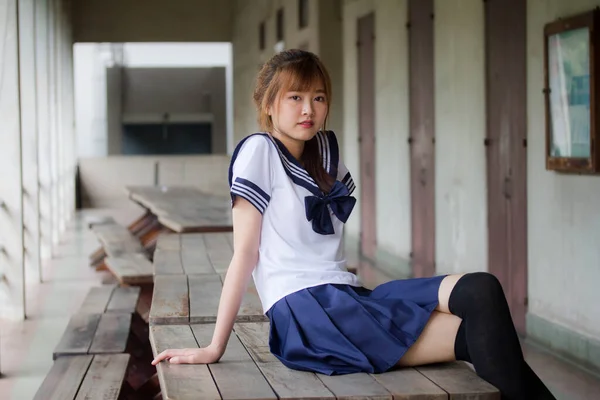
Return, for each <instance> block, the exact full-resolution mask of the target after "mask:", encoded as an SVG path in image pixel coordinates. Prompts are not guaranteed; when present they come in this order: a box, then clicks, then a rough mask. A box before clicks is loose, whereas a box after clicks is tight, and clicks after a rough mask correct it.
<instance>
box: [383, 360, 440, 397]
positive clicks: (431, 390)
mask: <svg viewBox="0 0 600 400" xmlns="http://www.w3.org/2000/svg"><path fill="white" fill-rule="evenodd" d="M371 376H372V377H373V378H374V379H375V380H376V381H377V382H379V383H380V384H381V385H382V386H383V387H385V388H386V390H387V391H388V392H390V393H391V394H392V396H394V400H443V399H444V400H445V399H447V398H448V394H447V393H446V392H445V391H444V390H442V389H440V387H439V386H437V385H436V384H435V383H433V382H431V381H430V380H429V379H427V378H426V377H425V376H423V375H422V374H421V373H419V372H418V371H416V370H415V369H414V368H402V369H397V370H394V371H389V372H386V373H384V374H373V375H371Z"/></svg>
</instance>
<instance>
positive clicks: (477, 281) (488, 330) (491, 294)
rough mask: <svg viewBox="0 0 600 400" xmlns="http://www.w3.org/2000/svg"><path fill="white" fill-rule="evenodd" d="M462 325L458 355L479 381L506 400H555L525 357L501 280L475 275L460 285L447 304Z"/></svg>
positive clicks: (476, 273)
mask: <svg viewBox="0 0 600 400" xmlns="http://www.w3.org/2000/svg"><path fill="white" fill-rule="evenodd" d="M448 306H449V308H450V312H451V313H452V314H454V315H456V316H458V317H460V318H462V320H463V321H462V323H461V325H460V327H459V330H458V334H457V337H456V341H455V345H454V351H455V355H456V358H457V359H458V360H463V361H468V362H470V363H472V364H473V366H474V367H475V372H476V373H477V375H479V376H480V377H481V378H483V379H485V380H486V381H488V382H489V383H491V384H492V385H494V386H496V387H497V388H498V390H500V392H501V394H502V398H504V399H511V400H512V399H531V400H537V399H540V400H541V399H554V396H553V395H552V394H551V393H550V391H549V390H548V388H547V387H546V386H545V385H544V384H543V382H542V381H541V380H540V379H539V377H538V376H537V375H536V374H535V373H534V372H533V370H531V368H530V367H529V365H528V364H527V363H526V362H525V359H524V358H523V352H522V350H521V344H520V343H519V337H518V336H517V332H516V330H515V327H514V324H513V322H512V319H511V316H510V309H509V307H508V303H507V301H506V297H505V296H504V291H503V290H502V285H501V284H500V282H499V281H498V279H497V278H496V277H495V276H494V275H492V274H489V273H486V272H474V273H470V274H466V275H464V276H463V277H462V278H460V279H459V280H458V282H457V283H456V285H455V286H454V289H453V290H452V293H450V299H449V302H448Z"/></svg>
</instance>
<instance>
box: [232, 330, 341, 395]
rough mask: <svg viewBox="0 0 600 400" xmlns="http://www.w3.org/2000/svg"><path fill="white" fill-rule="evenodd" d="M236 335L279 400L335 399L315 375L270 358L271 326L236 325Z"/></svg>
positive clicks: (271, 356) (272, 357)
mask: <svg viewBox="0 0 600 400" xmlns="http://www.w3.org/2000/svg"><path fill="white" fill-rule="evenodd" d="M234 331H235V334H236V335H237V336H238V337H239V339H240V341H241V342H242V344H243V345H244V347H245V348H246V350H247V351H248V352H249V354H250V356H251V357H252V359H253V360H254V362H255V363H256V365H257V366H258V368H259V369H260V370H261V371H262V373H263V375H264V376H265V378H266V380H267V381H268V382H269V384H270V385H271V387H272V388H273V390H275V392H276V393H277V395H278V396H279V398H280V399H335V396H334V395H333V393H331V391H330V390H329V389H327V387H326V386H325V385H324V384H323V382H321V381H320V380H319V378H317V376H316V375H315V374H314V373H312V372H305V371H297V370H293V369H290V368H288V367H286V366H285V365H283V364H282V363H281V362H280V361H279V360H277V358H276V357H275V356H273V354H271V352H270V350H269V343H268V341H269V324H268V323H253V322H249V323H243V324H236V325H235V327H234Z"/></svg>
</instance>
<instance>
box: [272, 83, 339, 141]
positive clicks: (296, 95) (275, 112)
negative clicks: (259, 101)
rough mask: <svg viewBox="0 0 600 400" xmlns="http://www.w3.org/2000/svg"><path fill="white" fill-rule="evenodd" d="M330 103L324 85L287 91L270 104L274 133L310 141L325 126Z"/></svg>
mask: <svg viewBox="0 0 600 400" xmlns="http://www.w3.org/2000/svg"><path fill="white" fill-rule="evenodd" d="M327 111H328V105H327V99H326V98H325V90H324V87H322V86H320V85H319V86H315V87H312V88H311V89H310V90H309V91H306V92H295V91H285V92H283V93H281V96H279V100H278V101H277V100H276V101H275V104H274V105H273V106H272V107H270V108H269V115H271V119H272V121H273V132H272V133H273V135H274V136H275V137H277V138H278V139H279V140H281V141H282V142H284V143H286V142H289V141H290V140H291V141H294V142H298V141H303V142H305V141H308V140H310V139H312V138H313V137H314V136H315V135H316V133H317V132H318V131H319V130H321V129H322V128H323V124H324V123H325V118H326V117H327Z"/></svg>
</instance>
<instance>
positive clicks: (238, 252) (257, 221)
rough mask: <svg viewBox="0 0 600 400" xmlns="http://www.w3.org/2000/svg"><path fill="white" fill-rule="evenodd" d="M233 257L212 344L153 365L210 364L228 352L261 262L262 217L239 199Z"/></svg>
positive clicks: (170, 353) (172, 353)
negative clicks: (246, 294)
mask: <svg viewBox="0 0 600 400" xmlns="http://www.w3.org/2000/svg"><path fill="white" fill-rule="evenodd" d="M232 213H233V244H234V251H233V258H232V260H231V263H230V264H229V268H228V270H227V275H226V277H225V282H224V283H223V291H222V292H221V300H220V302H219V311H218V313H217V322H216V326H215V332H214V334H213V339H212V342H211V344H210V345H209V346H207V347H204V348H200V349H168V350H165V351H163V352H161V353H160V354H158V355H157V356H156V358H154V360H153V361H152V364H153V365H156V364H158V363H159V362H160V361H162V360H165V359H168V360H169V362H171V363H173V364H210V363H214V362H217V361H218V360H219V359H220V358H221V357H222V356H223V353H225V348H226V347H227V342H228V341H229V336H230V335H231V331H232V330H233V324H234V323H235V319H236V316H237V313H238V311H239V309H240V305H241V303H242V299H243V297H244V294H245V293H246V289H247V287H248V283H249V281H250V277H251V275H252V271H253V270H254V268H255V267H256V263H257V262H258V245H259V242H260V230H261V224H262V215H261V214H260V212H258V210H257V209H256V208H255V207H254V206H253V205H252V204H251V203H250V202H249V201H248V200H246V199H244V198H242V197H239V196H238V197H236V199H235V203H234V207H233V211H232Z"/></svg>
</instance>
